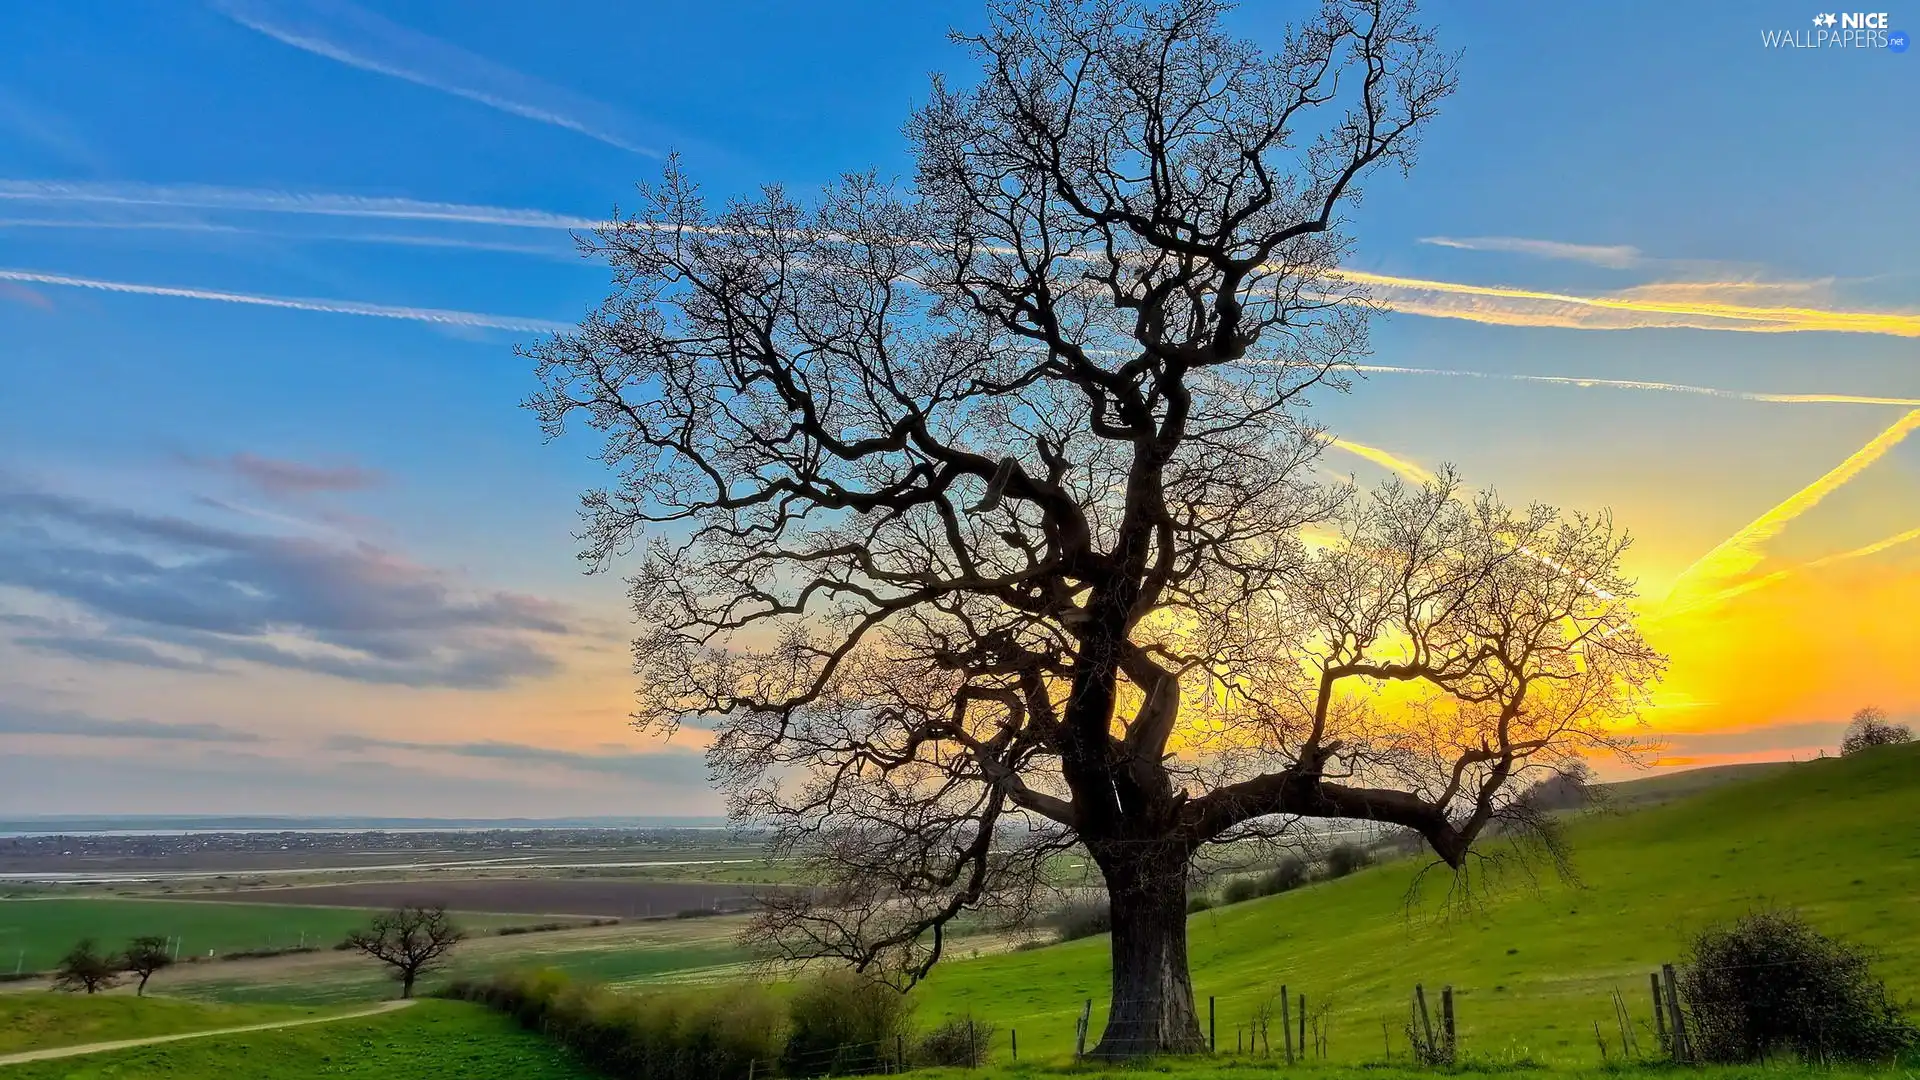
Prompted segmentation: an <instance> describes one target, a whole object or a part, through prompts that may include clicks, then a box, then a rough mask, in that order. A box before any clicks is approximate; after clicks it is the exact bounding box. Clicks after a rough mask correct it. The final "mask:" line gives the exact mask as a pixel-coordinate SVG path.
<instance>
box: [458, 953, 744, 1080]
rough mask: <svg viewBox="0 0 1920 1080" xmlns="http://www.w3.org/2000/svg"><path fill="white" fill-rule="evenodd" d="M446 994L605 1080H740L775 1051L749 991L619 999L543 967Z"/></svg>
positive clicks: (461, 982)
mask: <svg viewBox="0 0 1920 1080" xmlns="http://www.w3.org/2000/svg"><path fill="white" fill-rule="evenodd" d="M446 996H448V997H455V998H461V999H463V1000H467V1001H477V1002H480V1003H482V1004H484V1005H486V1006H488V1007H489V1008H493V1009H496V1010H498V1011H500V1012H504V1013H507V1014H509V1015H512V1016H513V1017H514V1018H515V1019H517V1020H519V1021H520V1023H521V1024H522V1025H523V1026H525V1027H528V1028H531V1029H533V1030H536V1031H540V1032H542V1033H544V1034H545V1035H546V1036H547V1037H548V1038H550V1039H552V1040H554V1041H555V1042H557V1043H559V1044H560V1045H561V1046H564V1047H566V1048H567V1050H568V1051H569V1052H571V1053H572V1054H574V1055H576V1056H578V1057H579V1058H580V1059H581V1060H582V1061H583V1062H584V1063H586V1064H587V1065H589V1066H591V1067H593V1068H595V1069H598V1070H600V1071H602V1072H605V1073H607V1074H608V1075H612V1076H636V1075H638V1076H646V1077H648V1078H649V1080H744V1078H746V1077H747V1076H749V1075H750V1074H752V1073H754V1072H755V1071H756V1065H757V1071H758V1072H759V1074H760V1075H765V1074H766V1072H767V1070H768V1068H769V1067H770V1066H771V1064H772V1063H773V1062H774V1061H775V1060H777V1059H778V1058H779V1056H780V1052H781V1038H780V1037H781V1031H782V1022H781V1021H782V1017H781V1012H780V1006H779V1003H778V1002H776V1001H775V1000H774V999H773V998H772V997H771V996H770V995H768V994H767V993H766V991H765V990H762V989H761V988H759V987H756V986H750V985H740V986H733V987H729V988H727V989H725V990H721V991H718V992H705V993H699V992H675V993H660V994H648V995H626V994H618V993H615V992H613V991H610V990H608V989H606V988H604V987H600V986H593V985H585V984H577V983H574V982H573V981H571V980H570V979H568V978H567V976H566V975H565V974H563V973H561V972H558V971H552V970H546V971H536V972H516V973H511V974H506V975H499V976H495V977H494V978H491V979H487V980H484V981H479V982H475V981H470V980H458V981H456V982H454V983H453V984H452V985H451V986H450V987H449V988H448V989H447V991H446Z"/></svg>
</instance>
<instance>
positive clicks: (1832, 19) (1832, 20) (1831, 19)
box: [1825, 12, 1840, 26]
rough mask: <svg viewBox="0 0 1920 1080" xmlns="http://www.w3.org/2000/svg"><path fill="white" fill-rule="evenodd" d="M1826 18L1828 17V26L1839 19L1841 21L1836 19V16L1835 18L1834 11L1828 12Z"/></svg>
mask: <svg viewBox="0 0 1920 1080" xmlns="http://www.w3.org/2000/svg"><path fill="white" fill-rule="evenodd" d="M1825 18H1826V20H1827V25H1828V26H1832V25H1833V24H1834V23H1836V22H1839V21H1840V20H1838V19H1836V18H1834V17H1833V13H1832V12H1828V13H1827V15H1826V16H1825Z"/></svg>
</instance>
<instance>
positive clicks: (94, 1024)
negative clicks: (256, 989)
mask: <svg viewBox="0 0 1920 1080" xmlns="http://www.w3.org/2000/svg"><path fill="white" fill-rule="evenodd" d="M319 1015H324V1013H323V1011H322V1010H320V1009H289V1008H283V1007H280V1006H274V1005H241V1006H234V1005H225V1006H222V1005H204V1004H201V1003H199V1002H194V1001H172V1000H169V999H167V998H158V997H149V998H137V997H131V996H128V995H125V994H94V995H86V994H82V995H73V994H52V993H42V992H28V993H18V994H0V1055H6V1054H17V1053H20V1052H22V1051H26V1050H44V1049H46V1048H48V1047H54V1046H78V1045H80V1044H81V1043H92V1042H113V1041H115V1040H119V1039H143V1038H146V1037H147V1036H149V1035H172V1034H175V1033H177V1032H182V1031H210V1030H213V1029H215V1028H225V1027H241V1026H243V1025H246V1024H266V1023H272V1022H274V1021H276V1020H297V1019H299V1018H301V1017H303V1016H319Z"/></svg>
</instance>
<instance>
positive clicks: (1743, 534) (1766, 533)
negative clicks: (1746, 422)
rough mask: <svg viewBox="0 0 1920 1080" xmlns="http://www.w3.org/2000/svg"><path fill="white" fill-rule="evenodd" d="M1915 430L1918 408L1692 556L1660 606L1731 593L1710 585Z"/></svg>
mask: <svg viewBox="0 0 1920 1080" xmlns="http://www.w3.org/2000/svg"><path fill="white" fill-rule="evenodd" d="M1916 428H1920V409H1915V410H1913V411H1912V412H1909V413H1907V414H1906V415H1905V416H1902V417H1901V418H1900V419H1899V420H1897V421H1895V422H1894V423H1893V425H1892V426H1890V427H1888V428H1887V429H1886V430H1885V431H1882V432H1881V433H1880V434H1878V435H1876V436H1874V437H1873V439H1872V440H1870V441H1869V442H1868V443H1867V444H1866V445H1865V446H1863V447H1861V448H1860V449H1858V450H1856V451H1854V452H1853V453H1852V454H1850V455H1848V456H1847V459H1846V460H1845V461H1842V462H1841V463H1840V464H1838V465H1836V466H1834V467H1833V468H1831V469H1829V470H1827V472H1826V474H1825V475H1823V476H1821V477H1820V478H1819V479H1817V480H1815V481H1814V482H1813V483H1811V484H1808V485H1807V486H1805V487H1803V488H1801V489H1800V490H1799V491H1796V492H1794V493H1793V494H1792V495H1789V496H1788V497H1787V498H1786V499H1784V500H1782V501H1781V502H1780V503H1779V504H1777V505H1776V506H1774V507H1773V508H1772V509H1770V510H1768V511H1767V512H1766V513H1764V514H1761V515H1760V516H1759V517H1757V518H1755V519H1753V520H1752V521H1751V522H1748V523H1747V525H1746V527H1744V528H1742V529H1741V530H1740V531H1739V532H1736V533H1734V534H1733V535H1732V536H1729V537H1727V538H1726V539H1725V540H1722V541H1721V542H1720V543H1719V544H1718V545H1716V546H1715V547H1714V548H1713V550H1711V551H1709V552H1707V553H1706V554H1705V555H1702V556H1700V558H1698V559H1696V560H1694V562H1693V565H1691V566H1689V567H1687V568H1686V569H1685V570H1683V571H1681V573H1680V576H1679V577H1678V578H1676V579H1675V580H1674V583H1673V589H1672V591H1671V592H1670V593H1669V594H1668V598H1667V602H1666V604H1665V605H1664V608H1665V610H1666V612H1667V613H1668V614H1677V613H1679V612H1681V611H1685V610H1688V609H1689V608H1694V607H1698V606H1700V605H1701V604H1705V603H1710V602H1713V601H1715V600H1717V599H1723V598H1725V596H1726V595H1731V594H1729V593H1724V592H1722V591H1720V590H1718V589H1717V588H1716V587H1717V586H1719V585H1720V584H1721V583H1723V582H1727V581H1730V580H1732V579H1734V578H1737V577H1739V576H1741V575H1742V574H1746V573H1748V572H1750V571H1751V570H1752V569H1753V568H1754V567H1756V566H1758V565H1760V562H1761V560H1762V559H1763V558H1765V554H1764V553H1763V552H1762V550H1761V549H1762V547H1763V546H1764V545H1765V544H1766V543H1767V541H1769V540H1771V539H1773V538H1774V537H1775V536H1778V535H1779V534H1780V532H1781V530H1783V529H1785V528H1786V527H1787V524H1788V523H1789V522H1791V521H1793V519H1795V518H1797V517H1799V516H1800V515H1802V514H1804V513H1806V512H1807V511H1809V510H1811V509H1813V508H1814V507H1815V506H1818V505H1819V504H1820V502H1821V500H1823V499H1825V498H1826V497H1827V496H1828V495H1831V494H1833V493H1834V492H1836V491H1838V490H1840V489H1841V488H1842V487H1844V486H1846V484H1847V483H1848V482H1849V481H1851V480H1852V479H1853V478H1854V477H1856V476H1858V475H1860V474H1861V473H1862V472H1864V471H1865V470H1866V469H1867V467H1868V466H1870V465H1872V464H1873V463H1874V462H1876V461H1878V460H1880V459H1881V458H1882V457H1884V456H1885V455H1886V453H1887V452H1888V451H1889V450H1892V449H1893V448H1894V447H1896V446H1898V445H1900V443H1901V442H1902V441H1903V440H1905V439H1906V437H1907V436H1908V435H1910V434H1912V433H1913V432H1914V430H1915V429H1916ZM1736 591H1746V590H1744V589H1740V590H1736Z"/></svg>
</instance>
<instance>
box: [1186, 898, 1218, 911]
mask: <svg viewBox="0 0 1920 1080" xmlns="http://www.w3.org/2000/svg"><path fill="white" fill-rule="evenodd" d="M1212 908H1213V897H1211V896H1208V895H1207V894H1206V893H1195V894H1193V895H1192V896H1189V897H1187V914H1189V915H1194V914H1197V913H1199V912H1202V911H1209V910H1211V909H1212Z"/></svg>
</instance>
